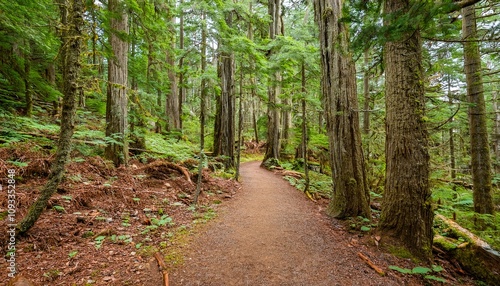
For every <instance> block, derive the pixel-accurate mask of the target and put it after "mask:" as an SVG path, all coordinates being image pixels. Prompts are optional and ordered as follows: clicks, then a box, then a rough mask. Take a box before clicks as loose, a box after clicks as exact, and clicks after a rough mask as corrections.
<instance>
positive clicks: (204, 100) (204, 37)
mask: <svg viewBox="0 0 500 286" xmlns="http://www.w3.org/2000/svg"><path fill="white" fill-rule="evenodd" d="M205 19H206V16H205V12H203V13H202V15H201V20H202V23H203V24H202V25H203V26H202V30H201V73H202V75H203V77H202V78H201V94H200V97H201V98H200V101H201V102H200V162H199V163H198V182H197V183H196V192H195V195H194V199H193V203H194V204H195V205H196V204H198V197H199V196H200V193H201V183H202V179H203V161H204V160H205V153H204V149H205V117H206V115H205V112H206V105H207V78H206V77H205V76H204V75H205V72H206V71H207V27H206V22H205Z"/></svg>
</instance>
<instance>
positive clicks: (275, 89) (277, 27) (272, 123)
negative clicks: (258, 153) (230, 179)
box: [263, 0, 282, 163]
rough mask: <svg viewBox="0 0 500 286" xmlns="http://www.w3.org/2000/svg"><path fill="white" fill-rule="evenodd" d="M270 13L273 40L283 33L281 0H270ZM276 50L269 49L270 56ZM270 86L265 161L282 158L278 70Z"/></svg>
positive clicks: (270, 31)
mask: <svg viewBox="0 0 500 286" xmlns="http://www.w3.org/2000/svg"><path fill="white" fill-rule="evenodd" d="M268 13H269V16H270V17H271V22H270V24H269V39H270V40H271V41H273V40H274V39H276V37H277V36H278V35H281V30H282V26H281V22H282V20H281V0H269V2H268ZM273 53H274V51H272V50H271V51H269V57H270V56H271V55H272V54H273ZM270 78H271V79H270V83H269V86H268V91H267V94H268V103H267V118H268V122H267V144H266V153H265V155H264V160H263V163H264V162H266V161H267V160H268V159H271V158H273V159H279V158H280V110H279V108H278V98H279V96H280V93H281V74H280V73H279V72H278V71H275V72H273V74H272V76H271V77H270Z"/></svg>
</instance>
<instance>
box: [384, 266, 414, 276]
mask: <svg viewBox="0 0 500 286" xmlns="http://www.w3.org/2000/svg"><path fill="white" fill-rule="evenodd" d="M389 269H392V270H394V271H398V272H400V273H403V274H410V273H412V271H411V270H410V269H408V268H401V267H398V266H395V265H390V266H389Z"/></svg>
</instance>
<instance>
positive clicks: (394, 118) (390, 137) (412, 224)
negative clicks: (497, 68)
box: [379, 0, 433, 259]
mask: <svg viewBox="0 0 500 286" xmlns="http://www.w3.org/2000/svg"><path fill="white" fill-rule="evenodd" d="M409 9H410V5H409V3H408V1H399V0H387V1H385V7H384V11H385V13H386V14H388V15H392V17H391V16H389V17H391V18H392V19H393V21H401V19H400V18H402V17H404V16H405V14H406V13H407V12H408V10H409ZM384 24H385V25H386V26H388V25H390V24H391V22H389V20H387V22H385V23H384ZM384 63H385V73H386V74H385V86H386V143H385V153H386V183H385V192H384V199H383V202H382V213H381V218H380V222H379V231H380V234H381V236H382V243H389V244H395V245H400V246H403V247H405V248H407V249H408V250H409V251H410V252H411V253H413V254H414V255H415V256H417V257H420V258H423V259H429V258H430V257H431V255H432V248H431V246H432V220H433V215H432V208H431V207H432V205H431V192H430V188H429V154H428V150H427V148H428V134H427V130H426V126H425V124H424V119H423V116H424V109H425V97H424V95H425V92H424V78H423V77H424V76H423V68H422V51H421V39H420V31H419V30H412V31H407V32H405V33H402V34H401V35H400V36H399V37H398V38H397V39H394V40H391V41H388V42H386V43H385V46H384Z"/></svg>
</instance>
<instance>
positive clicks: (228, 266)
mask: <svg viewBox="0 0 500 286" xmlns="http://www.w3.org/2000/svg"><path fill="white" fill-rule="evenodd" d="M259 165H260V162H249V163H245V164H242V166H241V176H242V182H243V183H242V185H243V189H242V191H240V192H239V193H238V195H237V196H236V197H235V198H234V200H233V201H232V202H230V203H228V205H226V206H225V207H223V208H222V210H221V211H220V215H219V216H218V218H216V219H215V221H213V222H211V223H210V224H209V225H208V226H207V227H206V229H205V230H204V231H202V232H200V233H199V234H198V236H197V237H195V238H194V239H193V242H192V244H191V245H190V246H189V249H188V250H187V251H186V256H185V259H184V264H183V265H182V266H179V267H178V268H176V269H175V270H174V272H173V273H171V274H170V279H169V280H170V285H174V286H175V285H218V286H219V285H330V286H331V285H342V286H344V285H384V286H387V285H405V284H407V282H408V281H403V280H402V278H400V277H398V276H396V275H393V274H389V275H387V276H384V277H381V276H379V275H378V274H377V273H376V272H375V271H374V270H372V269H371V268H369V267H368V266H367V265H366V264H365V263H364V262H363V261H362V260H361V259H360V258H359V257H358V255H357V253H358V252H360V251H361V252H363V253H365V254H366V253H370V251H369V250H367V249H366V247H365V246H364V245H356V240H355V238H357V236H353V235H351V234H348V233H346V232H345V230H344V229H343V228H342V227H341V226H340V225H335V224H336V223H335V222H332V221H331V220H330V219H328V217H327V216H326V215H325V214H324V211H321V210H320V209H319V207H318V205H316V204H314V203H313V202H312V201H309V200H308V199H307V198H306V197H305V196H304V195H303V194H301V193H300V192H299V191H297V190H296V189H294V188H293V187H291V186H290V185H289V184H288V183H287V182H286V181H284V180H283V179H282V178H281V177H280V176H278V175H276V174H273V173H272V172H270V171H267V170H265V169H263V168H260V166H259ZM332 223H333V225H332ZM377 255H382V254H381V253H377ZM386 258H387V257H386ZM412 282H413V283H414V282H415V281H412ZM412 282H410V285H415V284H413V283H412Z"/></svg>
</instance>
